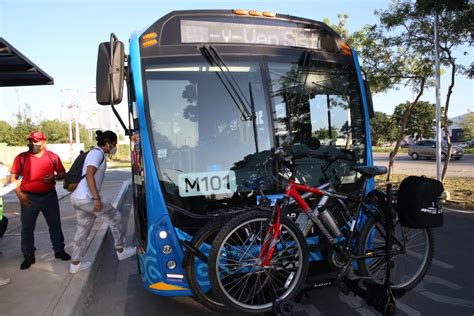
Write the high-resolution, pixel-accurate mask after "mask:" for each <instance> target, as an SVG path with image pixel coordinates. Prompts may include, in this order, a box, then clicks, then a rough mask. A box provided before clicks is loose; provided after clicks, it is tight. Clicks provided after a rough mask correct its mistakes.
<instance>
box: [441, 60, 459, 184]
mask: <svg viewBox="0 0 474 316" xmlns="http://www.w3.org/2000/svg"><path fill="white" fill-rule="evenodd" d="M447 54H448V59H449V62H450V63H451V84H450V85H449V88H448V93H447V94H446V103H445V105H444V115H443V121H442V122H443V126H442V127H443V129H444V135H445V136H446V141H447V142H448V152H447V153H446V159H445V160H444V165H443V171H442V173H441V182H444V179H445V178H446V173H447V172H448V165H449V159H450V158H451V151H452V149H453V144H452V143H451V137H449V129H448V109H449V101H450V99H451V94H452V93H453V88H454V79H455V78H456V76H455V74H456V64H455V62H454V60H453V59H452V58H451V54H450V53H449V51H447ZM441 148H442V147H441Z"/></svg>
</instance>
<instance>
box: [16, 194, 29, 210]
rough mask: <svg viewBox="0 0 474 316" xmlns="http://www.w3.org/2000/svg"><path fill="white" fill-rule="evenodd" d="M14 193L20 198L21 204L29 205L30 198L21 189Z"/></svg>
mask: <svg viewBox="0 0 474 316" xmlns="http://www.w3.org/2000/svg"><path fill="white" fill-rule="evenodd" d="M16 195H17V196H18V200H20V203H21V204H23V205H24V206H26V207H30V206H31V201H30V198H29V197H28V194H26V193H25V192H23V191H20V192H18V193H17V194H16Z"/></svg>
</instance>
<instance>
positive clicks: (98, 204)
mask: <svg viewBox="0 0 474 316" xmlns="http://www.w3.org/2000/svg"><path fill="white" fill-rule="evenodd" d="M100 211H102V202H101V201H100V199H97V200H94V212H100Z"/></svg>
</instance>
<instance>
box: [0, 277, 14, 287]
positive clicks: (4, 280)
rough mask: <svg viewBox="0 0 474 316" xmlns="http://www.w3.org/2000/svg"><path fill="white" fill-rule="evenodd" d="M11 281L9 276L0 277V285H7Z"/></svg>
mask: <svg viewBox="0 0 474 316" xmlns="http://www.w3.org/2000/svg"><path fill="white" fill-rule="evenodd" d="M11 281H12V279H10V278H0V286H3V285H7V284H8V283H10V282H11Z"/></svg>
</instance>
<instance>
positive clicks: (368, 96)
mask: <svg viewBox="0 0 474 316" xmlns="http://www.w3.org/2000/svg"><path fill="white" fill-rule="evenodd" d="M364 90H365V99H366V100H367V110H368V111H369V118H373V117H374V116H375V112H374V103H373V102H372V93H371V92H370V85H369V82H368V81H367V80H364Z"/></svg>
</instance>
